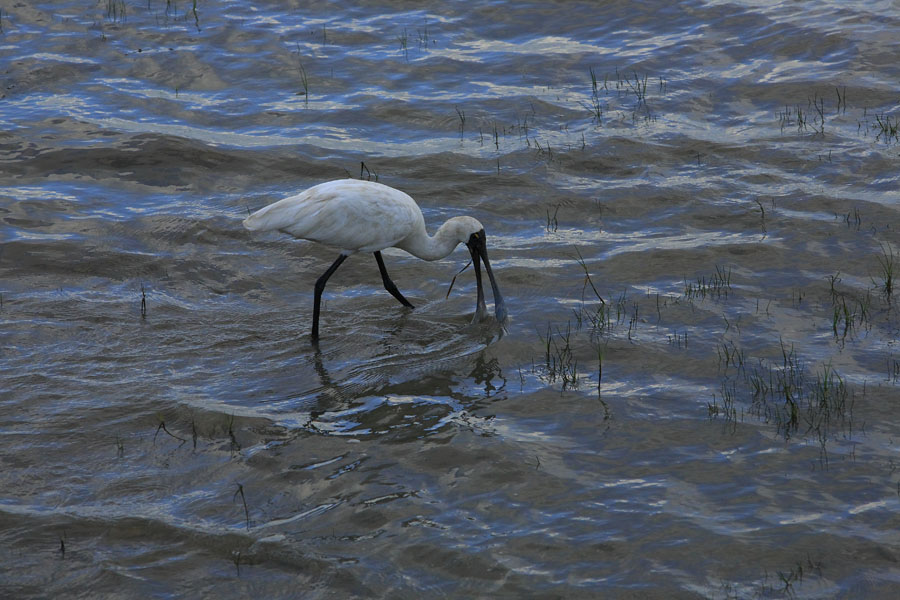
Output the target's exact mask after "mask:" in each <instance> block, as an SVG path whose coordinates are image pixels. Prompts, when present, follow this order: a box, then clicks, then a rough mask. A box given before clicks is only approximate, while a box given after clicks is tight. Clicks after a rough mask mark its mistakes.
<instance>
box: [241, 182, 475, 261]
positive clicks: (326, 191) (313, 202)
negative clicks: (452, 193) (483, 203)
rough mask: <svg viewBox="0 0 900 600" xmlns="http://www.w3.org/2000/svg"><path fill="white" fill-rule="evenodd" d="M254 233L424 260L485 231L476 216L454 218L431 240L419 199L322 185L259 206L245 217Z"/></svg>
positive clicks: (364, 187) (379, 188)
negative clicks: (273, 233)
mask: <svg viewBox="0 0 900 600" xmlns="http://www.w3.org/2000/svg"><path fill="white" fill-rule="evenodd" d="M244 227H246V228H247V229H250V230H251V231H272V230H279V231H284V232H285V233H289V234H291V235H293V236H294V237H298V238H301V239H304V240H312V241H314V242H319V243H321V244H325V245H328V246H332V247H334V248H337V249H338V250H340V251H341V253H342V254H353V253H354V252H376V251H379V250H383V249H385V248H390V247H392V246H396V247H397V248H402V249H403V250H406V251H407V252H409V253H410V254H413V255H415V256H418V257H419V258H423V259H425V260H437V259H439V258H444V257H445V256H447V255H448V254H450V252H452V251H453V249H454V248H455V247H456V246H457V245H458V244H460V243H464V242H465V241H466V240H468V238H469V236H470V235H472V234H473V233H477V232H478V231H481V230H482V229H484V227H482V225H481V223H479V222H478V220H476V219H473V218H472V217H454V218H452V219H450V220H448V221H447V222H446V223H444V224H443V225H442V226H441V227H440V229H438V230H437V232H436V233H435V235H434V237H430V236H429V235H428V233H427V232H426V230H425V219H424V218H423V217H422V211H421V210H419V206H418V205H417V204H416V201H415V200H413V199H412V198H410V197H409V195H407V194H405V193H403V192H401V191H400V190H396V189H394V188H392V187H388V186H386V185H383V184H380V183H376V182H374V181H361V180H358V179H341V180H338V181H329V182H327V183H320V184H319V185H316V186H313V187H311V188H309V189H308V190H305V191H303V192H300V193H299V194H297V195H296V196H289V197H288V198H285V199H283V200H279V201H278V202H275V203H274V204H270V205H269V206H266V207H265V208H261V209H260V210H258V211H256V212H255V213H253V214H252V215H250V216H249V217H247V218H246V219H244Z"/></svg>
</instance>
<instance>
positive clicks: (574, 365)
mask: <svg viewBox="0 0 900 600" xmlns="http://www.w3.org/2000/svg"><path fill="white" fill-rule="evenodd" d="M571 336H572V324H571V322H566V330H565V332H563V331H562V330H561V329H559V328H558V327H557V328H556V332H555V334H554V330H553V327H552V326H551V325H550V323H548V324H547V337H546V338H545V337H543V336H541V334H540V333H538V338H539V339H540V340H541V343H542V344H543V346H544V364H543V365H542V369H541V370H540V371H539V377H541V378H542V379H544V380H546V381H547V382H548V383H555V382H556V381H561V382H562V390H563V391H565V390H566V389H569V388H571V389H577V388H578V359H577V358H575V354H574V353H573V352H572V345H571ZM532 371H533V372H534V371H535V368H534V366H533V365H532Z"/></svg>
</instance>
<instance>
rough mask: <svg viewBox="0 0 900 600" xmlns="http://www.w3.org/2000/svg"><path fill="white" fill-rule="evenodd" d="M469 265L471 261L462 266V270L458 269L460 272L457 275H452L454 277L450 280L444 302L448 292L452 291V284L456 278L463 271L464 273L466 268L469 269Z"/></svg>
mask: <svg viewBox="0 0 900 600" xmlns="http://www.w3.org/2000/svg"><path fill="white" fill-rule="evenodd" d="M471 264H472V261H471V260H470V261H469V262H467V263H466V266H464V267H463V268H462V269H460V270H459V273H457V274H456V275H454V276H453V279H451V280H450V287H449V288H447V295H446V296H444V299H445V300H446V299H447V298H449V297H450V290H452V289H453V284H454V283H456V278H457V277H459V276H460V275H461V274H462V272H463V271H465V270H466V269H468V268H469V265H471Z"/></svg>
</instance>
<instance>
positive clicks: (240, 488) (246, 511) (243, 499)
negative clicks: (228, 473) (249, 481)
mask: <svg viewBox="0 0 900 600" xmlns="http://www.w3.org/2000/svg"><path fill="white" fill-rule="evenodd" d="M237 487H238V489H237V491H236V492H235V493H234V496H232V498H231V501H232V502H234V500H235V499H236V498H237V497H238V494H240V495H241V502H243V504H244V517H245V518H246V519H247V530H249V529H250V509H249V508H247V498H246V497H245V496H244V486H243V485H241V484H240V483H239V484H237ZM235 564H237V563H235Z"/></svg>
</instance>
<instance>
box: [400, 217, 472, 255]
mask: <svg viewBox="0 0 900 600" xmlns="http://www.w3.org/2000/svg"><path fill="white" fill-rule="evenodd" d="M456 219H457V218H456V217H454V218H453V219H450V220H449V221H447V222H446V223H444V224H443V225H441V226H440V228H438V230H437V231H436V232H435V234H434V235H433V236H430V235H428V232H426V231H425V224H424V222H423V223H422V225H421V227H420V228H418V229H416V231H415V232H413V233H412V234H411V235H409V236H408V237H407V238H406V239H404V240H403V241H402V242H400V243H399V244H397V247H398V248H402V249H403V250H406V251H407V252H409V253H410V254H412V255H413V256H418V257H419V258H421V259H423V260H440V259H442V258H444V257H445V256H447V255H448V254H450V253H451V252H453V249H454V248H456V246H457V245H459V243H460V242H459V231H458V229H459V223H458V222H457V221H456Z"/></svg>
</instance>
